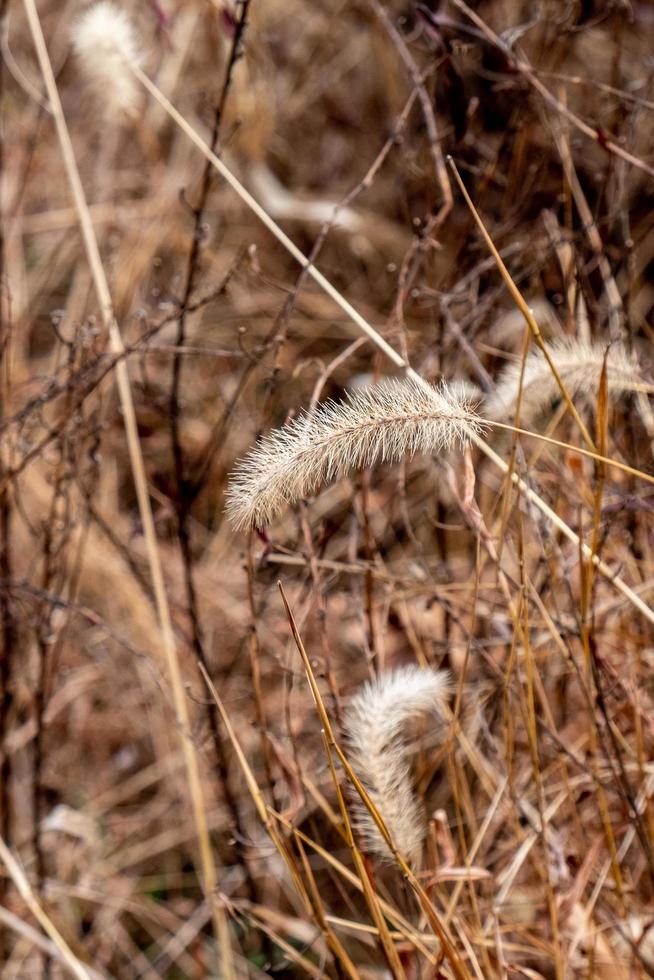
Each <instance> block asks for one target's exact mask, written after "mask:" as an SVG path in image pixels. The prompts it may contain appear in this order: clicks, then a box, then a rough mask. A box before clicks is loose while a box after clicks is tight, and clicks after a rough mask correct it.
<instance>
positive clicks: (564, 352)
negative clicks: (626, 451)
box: [485, 337, 653, 425]
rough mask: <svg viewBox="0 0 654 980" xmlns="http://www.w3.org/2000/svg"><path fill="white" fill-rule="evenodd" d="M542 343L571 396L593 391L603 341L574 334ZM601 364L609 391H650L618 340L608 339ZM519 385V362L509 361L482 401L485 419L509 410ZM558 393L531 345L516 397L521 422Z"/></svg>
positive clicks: (615, 393) (541, 409)
mask: <svg viewBox="0 0 654 980" xmlns="http://www.w3.org/2000/svg"><path fill="white" fill-rule="evenodd" d="M545 346H546V348H547V351H548V353H549V355H550V357H551V358H552V361H553V363H554V365H555V366H556V369H557V371H558V372H559V375H560V377H561V380H562V382H563V384H564V385H565V387H566V389H567V391H568V393H569V394H570V396H571V397H572V398H574V397H575V395H590V396H593V395H596V394H597V391H598V389H599V381H600V376H601V372H602V365H603V363H604V355H605V353H606V345H605V344H599V343H593V344H587V343H584V342H583V341H579V340H577V339H576V338H574V337H566V338H565V339H563V340H557V341H554V342H552V343H549V344H546V345H545ZM606 369H607V382H608V390H609V394H610V395H613V396H619V395H624V394H628V393H629V392H634V391H647V390H649V391H652V390H653V389H652V386H651V385H648V384H647V382H646V381H645V379H644V378H643V374H642V371H641V369H640V365H639V364H638V361H637V360H636V358H635V357H634V356H633V355H632V354H630V353H629V352H628V351H627V350H626V349H625V348H624V347H623V346H622V345H621V344H611V346H610V347H609V350H608V355H607V359H606ZM519 384H520V362H516V363H513V364H509V365H508V366H507V367H506V368H505V369H504V371H503V372H502V374H501V375H500V377H499V380H498V382H497V387H496V389H495V391H494V392H493V393H492V394H491V395H489V396H488V398H487V400H486V405H485V412H486V414H487V416H488V418H491V419H505V418H506V417H507V416H511V415H512V413H513V411H514V409H515V405H516V401H517V398H518V390H519ZM560 398H561V392H560V390H559V386H558V385H557V383H556V379H555V378H554V375H553V374H552V371H551V369H550V367H549V365H548V363H547V361H546V360H545V357H544V355H543V352H542V351H541V350H539V349H538V348H536V349H533V350H532V351H531V352H530V353H529V354H528V356H527V359H526V361H525V370H524V375H523V385H522V398H521V401H520V421H521V423H522V424H523V425H529V424H530V423H531V422H533V421H534V420H535V419H537V418H538V416H539V415H541V414H542V413H543V412H546V411H547V409H548V408H549V407H550V406H551V405H552V403H553V402H555V401H557V400H558V399H560Z"/></svg>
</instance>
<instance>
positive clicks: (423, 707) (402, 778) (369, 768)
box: [344, 667, 450, 866]
mask: <svg viewBox="0 0 654 980" xmlns="http://www.w3.org/2000/svg"><path fill="white" fill-rule="evenodd" d="M449 692H450V682H449V678H448V675H447V672H446V671H442V670H432V669H421V668H420V667H401V668H399V669H397V670H394V671H389V672H388V673H386V674H382V675H381V676H380V677H378V678H377V679H376V680H374V681H371V682H369V683H367V684H365V685H364V687H363V688H362V690H361V691H359V693H358V694H356V695H355V697H354V698H353V699H352V701H351V703H350V706H349V707H348V709H347V711H346V714H345V718H344V729H345V733H346V736H347V743H348V748H349V751H348V758H349V761H350V764H351V766H352V768H353V769H354V772H355V773H356V775H357V776H358V778H359V779H360V780H361V782H362V783H363V785H364V787H365V789H366V791H367V793H368V795H369V797H370V799H371V800H372V802H373V803H374V805H375V807H376V808H377V810H378V811H379V813H380V815H381V817H382V819H383V821H384V823H385V824H386V829H387V830H388V832H389V833H390V835H391V838H392V840H393V843H394V844H395V846H396V847H397V849H398V850H399V851H400V853H401V854H403V855H404V857H405V858H406V859H407V860H408V861H409V863H411V864H413V865H414V866H417V865H418V864H419V863H420V858H421V855H422V846H423V842H424V837H425V816H424V811H423V806H422V803H421V802H419V801H418V799H417V798H416V795H415V793H414V790H413V785H412V780H411V767H410V759H409V749H408V747H407V743H406V734H407V726H408V724H409V723H410V722H411V721H414V720H416V719H418V718H420V717H424V716H427V719H428V720H427V731H426V733H427V734H428V733H429V728H430V727H433V725H434V723H435V722H438V721H440V722H442V720H443V719H442V714H441V710H440V709H441V708H442V705H443V704H444V703H445V700H446V698H447V696H448V694H449ZM352 811H353V818H354V824H355V826H356V827H357V829H358V831H359V833H360V834H361V836H362V837H363V840H364V842H365V846H366V849H367V850H368V851H369V852H370V854H375V855H377V856H378V857H381V858H384V859H386V860H388V859H389V858H390V857H391V852H390V851H389V848H388V846H387V844H386V841H385V840H384V838H383V837H382V835H381V833H380V832H379V828H378V827H377V824H376V823H375V821H374V819H373V817H372V815H371V814H370V812H369V811H368V809H367V808H366V806H365V805H364V804H363V802H362V801H361V799H360V797H359V796H358V795H357V796H356V799H354V801H353V804H352Z"/></svg>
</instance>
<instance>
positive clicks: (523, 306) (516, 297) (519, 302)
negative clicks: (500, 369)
mask: <svg viewBox="0 0 654 980" xmlns="http://www.w3.org/2000/svg"><path fill="white" fill-rule="evenodd" d="M449 163H450V166H451V168H452V172H453V173H454V176H455V177H456V181H457V184H458V185H459V189H460V191H461V193H462V194H463V197H464V198H465V202H466V204H467V205H468V208H469V209H470V213H471V214H472V216H473V218H474V219H475V222H476V223H477V227H478V228H479V230H480V231H481V234H482V236H483V238H484V241H485V242H486V245H487V246H488V249H489V251H490V253H491V255H492V256H493V258H494V259H495V263H496V265H497V268H498V269H499V271H500V275H501V276H502V279H503V280H504V282H505V283H506V286H507V289H508V290H509V292H510V293H511V296H512V298H513V301H514V302H515V304H516V306H517V307H518V309H519V310H520V312H521V313H522V315H523V316H524V318H525V321H526V323H527V326H528V327H529V329H530V330H531V333H532V336H533V338H534V340H535V341H536V343H537V344H538V347H539V348H540V350H541V352H542V354H543V357H544V358H545V361H546V362H547V366H548V367H549V369H550V372H551V374H552V377H553V378H554V381H555V382H556V386H557V388H558V390H559V391H560V393H561V397H562V398H563V400H564V402H565V403H566V405H567V407H568V410H569V411H570V414H571V415H572V417H573V418H574V420H575V422H576V423H577V425H578V426H579V431H580V432H581V434H582V436H583V437H584V439H585V441H586V443H587V444H588V446H589V448H590V449H594V448H595V447H594V445H593V440H592V438H591V436H590V433H589V432H588V429H587V428H586V425H585V423H584V420H583V419H582V418H581V416H580V415H579V412H578V411H577V409H576V407H575V405H574V403H573V402H572V400H571V398H570V395H569V393H568V391H567V389H566V386H565V383H564V381H563V379H562V378H561V376H560V374H559V371H558V368H557V366H556V364H555V363H554V361H553V360H552V357H551V356H550V353H549V351H548V349H547V347H546V346H545V341H544V340H543V337H542V334H541V332H540V327H539V326H538V323H537V321H536V317H535V316H534V314H533V313H532V311H531V310H530V309H529V306H528V305H527V303H526V302H525V300H524V299H523V296H522V294H521V292H520V290H519V289H518V287H517V286H516V284H515V283H514V281H513V279H512V278H511V276H510V275H509V270H508V269H507V267H506V265H505V264H504V260H503V259H502V256H501V255H500V253H499V252H498V251H497V248H496V247H495V242H494V241H493V239H492V238H491V236H490V235H489V233H488V230H487V228H486V226H485V224H484V222H483V221H482V219H481V215H480V214H479V212H478V211H477V209H476V207H475V206H474V204H473V203H472V198H471V197H470V195H469V194H468V191H467V189H466V186H465V184H464V183H463V181H462V180H461V175H460V173H459V171H458V170H457V167H456V164H455V163H454V160H453V159H452V157H450V158H449Z"/></svg>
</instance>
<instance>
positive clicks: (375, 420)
mask: <svg viewBox="0 0 654 980" xmlns="http://www.w3.org/2000/svg"><path fill="white" fill-rule="evenodd" d="M479 429H480V425H479V421H478V417H477V415H476V414H475V412H474V411H473V410H472V409H471V408H470V406H469V404H468V402H467V401H466V399H465V398H464V397H463V395H461V394H459V392H458V391H457V390H456V388H451V387H447V386H446V385H445V384H441V385H440V386H439V387H433V388H432V389H431V391H428V390H425V389H423V388H422V387H420V386H419V385H418V384H416V383H415V382H414V381H411V380H407V381H398V380H390V381H383V382H381V383H380V384H377V385H372V386H371V387H369V388H365V389H363V390H359V391H355V392H352V393H350V394H349V395H348V397H347V400H346V401H343V402H333V401H328V402H325V403H324V404H322V405H319V406H318V407H317V408H316V409H315V411H313V412H305V413H304V414H302V415H300V416H299V417H298V418H297V419H294V420H293V421H292V422H289V423H288V424H287V425H285V426H283V427H282V428H281V429H276V430H275V431H274V432H272V433H271V434H270V435H269V436H267V437H266V438H265V439H262V440H261V442H259V443H258V444H257V445H256V446H254V447H253V448H252V449H251V450H250V452H249V453H248V454H247V455H246V456H245V457H244V458H243V459H242V460H241V461H240V462H239V463H238V464H237V466H236V468H235V470H234V473H233V475H232V479H231V481H230V485H229V489H228V492H227V512H228V515H229V517H230V519H231V521H232V523H233V524H234V526H235V527H237V528H245V527H263V526H264V525H265V524H268V523H269V522H270V521H271V520H273V519H274V518H275V517H277V516H278V515H279V514H280V513H281V512H282V511H283V510H284V509H285V508H286V507H287V506H289V505H290V504H292V503H294V502H295V501H297V500H300V499H301V498H302V497H306V496H308V495H309V494H312V493H314V492H315V491H316V490H317V489H318V488H319V487H320V486H321V485H322V484H324V483H327V482H329V481H330V480H333V479H334V478H335V477H337V476H339V475H341V474H343V473H346V472H347V471H348V470H353V469H361V468H362V467H365V466H372V465H373V464H374V463H376V462H377V461H381V462H395V461H397V460H399V459H402V458H403V457H405V456H412V455H414V454H415V453H437V452H441V451H442V450H449V449H450V448H452V446H453V445H455V444H458V445H460V446H464V445H466V444H467V443H468V441H469V439H470V436H471V434H472V433H473V432H477V431H479Z"/></svg>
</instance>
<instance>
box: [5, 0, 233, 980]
mask: <svg viewBox="0 0 654 980" xmlns="http://www.w3.org/2000/svg"><path fill="white" fill-rule="evenodd" d="M24 6H25V12H26V15H27V19H28V22H29V26H30V31H31V34H32V38H33V41H34V46H35V48H36V53H37V57H38V60H39V65H40V67H41V72H42V74H43V78H44V81H45V86H46V91H47V93H48V99H49V101H50V108H51V111H52V114H53V117H54V122H55V126H56V129H57V136H58V139H59V143H60V147H61V152H62V157H63V160H64V165H65V168H66V176H67V178H68V181H69V184H70V189H71V191H72V194H73V198H74V201H75V207H76V210H77V217H78V220H79V224H80V229H81V232H82V237H83V239H84V246H85V249H86V254H87V258H88V261H89V265H90V267H91V274H92V277H93V284H94V287H95V291H96V294H97V299H98V303H99V306H100V311H101V315H102V322H103V324H104V326H105V328H106V329H107V331H108V334H109V341H110V346H111V350H112V351H113V352H114V353H116V354H123V353H124V350H125V348H124V345H123V341H122V337H121V334H120V330H119V328H118V324H117V322H116V318H115V316H114V311H113V304H112V301H111V293H110V291H109V284H108V282H107V277H106V275H105V271H104V268H103V265H102V260H101V257H100V250H99V247H98V242H97V238H96V235H95V230H94V228H93V223H92V220H91V216H90V214H89V209H88V204H87V201H86V196H85V194H84V189H83V187H82V182H81V179H80V175H79V171H78V168H77V162H76V160H75V153H74V150H73V145H72V143H71V140H70V135H69V132H68V127H67V125H66V120H65V117H64V113H63V109H62V105H61V99H60V98H59V91H58V89H57V83H56V81H55V77H54V74H53V71H52V65H51V63H50V57H49V55H48V50H47V47H46V44H45V39H44V37H43V31H42V28H41V22H40V20H39V15H38V12H37V9H36V5H35V3H34V0H24ZM116 379H117V385H118V393H119V397H120V402H121V407H122V410H123V416H124V422H125V432H126V436H127V445H128V449H129V456H130V463H131V467H132V473H133V478H134V485H135V488H136V494H137V498H138V505H139V512H140V516H141V520H142V523H143V531H144V535H145V540H146V546H147V554H148V563H149V567H150V575H151V578H152V585H153V589H154V594H155V600H156V605H157V613H158V617H159V624H160V629H161V641H162V647H163V649H164V653H165V656H166V661H167V665H168V670H169V674H170V684H171V688H172V695H173V703H174V705H175V712H176V715H177V723H178V725H179V728H180V737H181V740H182V748H183V751H184V758H185V764H186V770H187V778H188V784H189V792H190V796H191V800H192V804H193V812H194V818H195V823H196V829H197V836H198V844H199V849H200V860H201V865H202V876H203V885H204V890H205V894H206V896H207V898H209V900H210V901H212V903H213V910H214V925H215V931H216V939H217V941H218V943H219V945H220V948H221V956H222V961H223V970H224V974H225V977H226V978H231V977H233V975H234V970H233V964H232V954H231V939H230V935H229V926H228V923H227V917H226V914H225V911H224V909H223V908H222V907H220V906H219V905H218V904H217V903H216V902H215V898H214V896H215V890H216V872H215V867H214V859H213V855H212V851H211V843H210V840H209V831H208V828H207V821H206V815H205V806H204V798H203V792H202V784H201V780H200V770H199V764H198V759H197V756H196V753H195V747H194V745H193V742H192V739H191V733H190V722H189V714H188V707H187V703H186V694H185V692H184V686H183V682H182V673H181V669H180V665H179V659H178V655H177V647H176V644H175V636H174V632H173V625H172V620H171V616H170V609H169V605H168V599H167V596H166V587H165V582H164V576H163V568H162V564H161V557H160V554H159V548H158V544H157V535H156V531H155V526H154V519H153V515H152V507H151V504H150V497H149V493H148V486H147V478H146V474H145V467H144V464H143V456H142V453H141V446H140V443H139V436H138V429H137V424H136V416H135V413H134V404H133V400H132V393H131V388H130V382H129V375H128V373H127V364H126V362H125V360H124V358H121V359H120V360H118V361H117V363H116Z"/></svg>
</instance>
